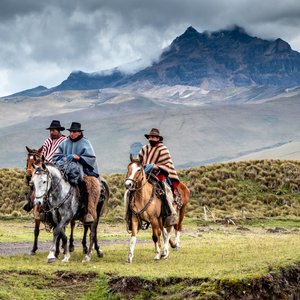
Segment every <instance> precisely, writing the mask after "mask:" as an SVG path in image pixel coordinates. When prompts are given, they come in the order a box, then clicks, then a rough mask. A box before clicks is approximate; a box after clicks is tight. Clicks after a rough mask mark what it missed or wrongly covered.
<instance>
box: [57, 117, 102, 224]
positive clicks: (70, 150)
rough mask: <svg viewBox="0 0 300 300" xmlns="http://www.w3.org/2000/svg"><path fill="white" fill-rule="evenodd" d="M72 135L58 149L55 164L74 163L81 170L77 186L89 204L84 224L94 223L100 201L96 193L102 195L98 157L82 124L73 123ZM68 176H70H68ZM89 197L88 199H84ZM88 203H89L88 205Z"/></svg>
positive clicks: (71, 127)
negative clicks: (85, 135) (84, 133)
mask: <svg viewBox="0 0 300 300" xmlns="http://www.w3.org/2000/svg"><path fill="white" fill-rule="evenodd" d="M67 130H69V131H70V135H69V136H68V138H67V139H66V140H64V141H63V142H62V143H61V144H60V145H59V146H58V148H57V151H56V152H55V154H54V156H53V162H54V163H55V164H57V165H60V164H62V163H64V162H66V163H67V164H68V165H69V164H70V163H71V162H73V163H76V165H77V167H78V168H80V172H81V174H82V176H81V178H80V180H79V181H77V182H76V184H77V185H78V186H79V188H80V191H81V194H82V196H83V202H85V204H87V205H86V206H87V213H86V215H85V216H84V220H83V221H84V222H85V223H90V222H93V221H94V220H95V219H96V217H97V215H96V206H97V202H98V200H99V197H98V198H95V197H94V195H95V194H96V191H98V192H99V193H100V189H101V187H100V181H99V180H98V177H99V171H98V164H97V160H96V155H95V152H94V149H93V146H92V144H91V143H90V141H89V140H88V139H87V138H86V137H84V135H83V131H84V130H83V129H81V124H80V123H78V122H72V124H71V126H70V128H68V129H67ZM67 175H68V174H67ZM84 196H87V197H84ZM86 202H87V203H86Z"/></svg>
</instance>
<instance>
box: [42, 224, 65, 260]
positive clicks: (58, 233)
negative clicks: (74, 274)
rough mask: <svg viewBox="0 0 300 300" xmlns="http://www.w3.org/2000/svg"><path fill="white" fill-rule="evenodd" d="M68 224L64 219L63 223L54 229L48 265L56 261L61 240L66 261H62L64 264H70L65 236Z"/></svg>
mask: <svg viewBox="0 0 300 300" xmlns="http://www.w3.org/2000/svg"><path fill="white" fill-rule="evenodd" d="M64 224H66V220H65V219H62V220H61V222H60V223H59V224H58V225H57V226H56V227H55V228H54V230H53V242H52V246H51V248H50V251H49V254H48V257H47V259H48V263H52V262H54V261H55V260H56V257H55V253H57V251H59V250H58V249H57V247H58V245H59V239H60V238H61V239H62V242H63V249H64V259H63V260H62V261H63V262H68V261H69V258H70V253H69V249H68V247H67V240H68V238H67V236H66V234H65V231H64V228H65V225H64Z"/></svg>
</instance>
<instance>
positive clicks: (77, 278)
mask: <svg viewBox="0 0 300 300" xmlns="http://www.w3.org/2000/svg"><path fill="white" fill-rule="evenodd" d="M188 223H189V222H188ZM275 224H276V225H279V224H277V223H274V225H275ZM286 224H287V223H286ZM6 225H7V223H5V222H3V221H2V222H1V223H0V228H2V227H4V226H5V227H6ZM12 225H13V224H12ZM109 225H110V224H106V226H107V227H106V228H105V230H106V231H107V232H106V234H109V232H108V231H109V230H111V232H110V235H109V236H107V238H108V239H111V240H113V239H115V238H117V239H119V238H120V236H122V239H124V240H127V241H128V242H129V235H128V234H127V233H126V231H125V230H123V232H122V233H121V231H122V227H123V226H124V224H117V225H115V226H112V227H109ZM289 225H291V227H286V228H287V231H286V233H275V234H274V233H268V232H267V231H266V230H265V229H264V228H259V227H252V226H251V227H250V226H249V229H250V231H246V232H244V231H238V230H237V228H236V226H224V225H210V226H197V225H194V224H193V222H190V224H188V225H186V226H185V229H184V233H183V234H182V247H181V249H180V250H179V251H174V250H172V249H170V256H169V258H168V259H167V260H161V261H159V262H156V261H154V260H153V258H154V246H153V243H152V242H151V230H147V231H143V232H141V233H140V234H139V235H138V240H141V239H147V240H149V243H146V244H145V243H138V244H137V246H136V249H135V257H134V260H133V263H132V264H128V263H126V258H127V253H128V249H129V243H128V242H126V243H124V244H110V245H107V244H104V245H102V247H101V248H102V250H103V251H104V257H103V258H98V257H97V256H96V254H95V253H94V256H93V258H92V261H91V262H90V263H88V264H83V263H81V260H82V258H83V254H82V253H81V249H76V251H75V252H74V253H72V255H71V260H70V263H68V264H62V263H61V262H60V261H56V262H55V263H54V264H47V262H46V257H47V253H38V254H37V255H36V256H35V257H32V256H29V255H17V256H11V257H7V256H2V257H0V273H1V274H2V275H1V279H2V280H0V299H23V298H25V297H26V298H27V299H63V298H64V299H75V298H76V299H80V297H83V299H108V298H109V297H111V299H118V298H119V295H118V293H117V294H115V293H112V291H111V289H110V288H109V286H108V280H110V278H111V277H112V276H118V277H120V278H130V277H132V278H135V277H137V278H143V280H148V281H149V282H156V281H157V280H163V281H165V280H171V281H172V278H177V279H176V280H177V281H176V282H174V283H173V284H169V285H165V286H162V287H161V292H162V291H163V292H164V293H166V294H168V293H171V294H172V295H173V296H174V295H176V293H178V297H179V298H180V297H181V298H182V295H183V294H182V293H183V290H184V293H190V294H189V295H190V297H193V295H197V294H201V295H206V296H207V295H209V294H211V295H213V294H214V293H218V286H216V282H231V283H237V282H241V281H247V280H251V279H252V278H260V277H262V276H264V275H266V274H268V273H269V272H270V271H272V272H276V270H279V268H282V267H288V266H292V265H293V264H296V263H299V262H300V234H299V231H293V230H292V228H293V226H292V225H293V223H289ZM19 228H22V227H19ZM124 229H125V227H124ZM102 233H104V232H102ZM99 235H100V240H101V239H102V238H103V236H102V234H99ZM104 235H105V234H104ZM61 258H62V257H61ZM62 277H63V278H62ZM186 278H190V279H191V280H202V281H199V282H198V281H197V282H193V283H191V284H190V286H188V287H187V286H186V284H183V282H181V281H180V280H186ZM179 279H180V280H179ZM207 280H208V281H207ZM12 286H16V287H17V289H16V291H14V292H12V290H11V287H12ZM72 287H73V289H74V291H72V292H73V293H74V295H75V296H76V297H75V298H72V297H71V298H70V295H68V289H70V288H71V289H72ZM159 289H160V288H159V287H157V288H156V292H155V293H154V294H153V293H152V294H151V293H150V294H147V291H146V290H143V291H140V293H137V294H136V297H137V298H136V299H139V297H142V298H143V297H146V296H147V297H148V298H152V297H154V299H155V297H156V296H157V295H159V291H158V290H159ZM156 293H158V294H156ZM141 295H142V296H141ZM155 295H156V296H155ZM97 297H98V298H97ZM142 298H140V299H142ZM175 298H176V297H175Z"/></svg>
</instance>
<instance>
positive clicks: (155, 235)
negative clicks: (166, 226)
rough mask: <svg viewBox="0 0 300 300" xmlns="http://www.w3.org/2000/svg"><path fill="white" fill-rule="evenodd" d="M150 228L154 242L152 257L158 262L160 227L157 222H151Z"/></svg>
mask: <svg viewBox="0 0 300 300" xmlns="http://www.w3.org/2000/svg"><path fill="white" fill-rule="evenodd" d="M151 227H152V240H153V242H154V246H155V256H154V260H159V259H160V258H161V253H160V249H161V243H160V236H161V228H160V227H161V226H160V224H159V220H158V219H156V220H153V222H151Z"/></svg>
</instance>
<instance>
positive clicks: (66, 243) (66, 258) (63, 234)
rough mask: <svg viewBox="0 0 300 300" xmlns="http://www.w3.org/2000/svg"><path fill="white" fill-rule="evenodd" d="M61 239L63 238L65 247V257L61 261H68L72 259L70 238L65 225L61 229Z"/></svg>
mask: <svg viewBox="0 0 300 300" xmlns="http://www.w3.org/2000/svg"><path fill="white" fill-rule="evenodd" d="M61 240H62V247H63V249H64V258H63V260H62V261H61V262H63V263H67V262H69V259H70V252H69V248H68V238H67V235H66V233H65V227H63V230H62V231H61Z"/></svg>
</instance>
